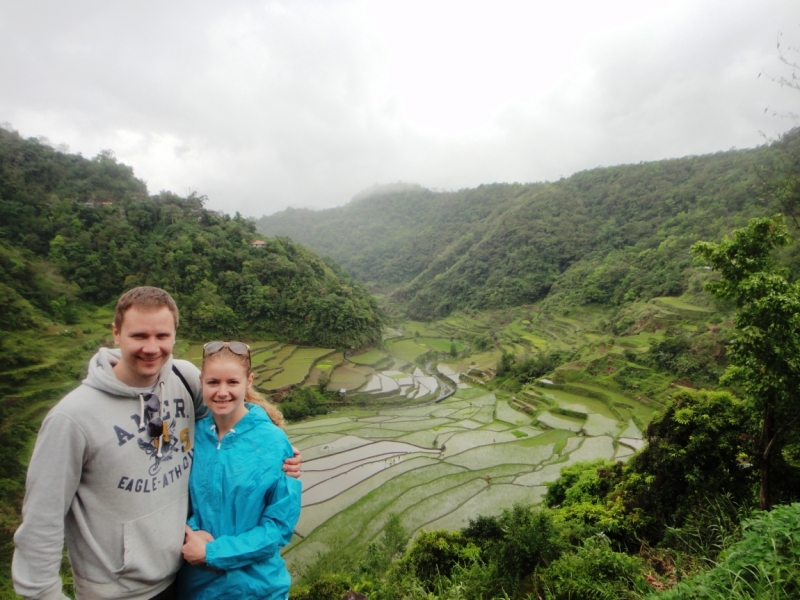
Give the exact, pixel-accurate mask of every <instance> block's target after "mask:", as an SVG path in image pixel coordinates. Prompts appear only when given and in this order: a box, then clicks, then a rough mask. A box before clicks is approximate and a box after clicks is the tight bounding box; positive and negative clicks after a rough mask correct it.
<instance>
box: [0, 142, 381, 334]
mask: <svg viewBox="0 0 800 600" xmlns="http://www.w3.org/2000/svg"><path fill="white" fill-rule="evenodd" d="M203 203H204V198H202V197H198V196H197V195H196V194H191V195H189V196H188V197H186V198H181V197H179V196H176V195H174V194H172V193H169V192H161V193H159V194H156V195H153V196H148V194H147V189H146V187H145V185H144V183H143V182H142V181H140V180H138V179H136V178H135V177H134V176H133V171H132V169H130V167H127V166H125V165H121V164H119V163H117V162H116V160H114V158H113V156H112V154H111V153H110V152H105V153H101V154H100V155H98V156H97V157H95V158H94V159H92V160H87V159H85V158H83V157H81V156H78V155H72V154H65V153H62V152H58V151H56V150H54V149H52V148H50V147H49V146H46V145H44V144H42V143H40V142H38V141H37V140H33V139H28V140H25V139H22V138H21V137H20V136H19V135H18V134H16V133H15V132H10V131H6V130H2V129H0V249H1V251H2V254H1V255H0V256H2V264H0V268H2V271H0V277H2V279H1V280H0V286H2V288H0V294H1V297H0V301H2V302H3V307H4V310H3V314H4V319H3V323H2V326H3V327H4V329H5V330H15V329H24V328H26V327H28V326H31V325H33V324H34V323H35V322H36V320H37V318H39V319H41V318H45V319H51V320H56V321H61V322H69V321H71V320H74V319H75V318H77V314H76V311H77V310H78V309H79V307H80V306H81V305H84V306H97V305H103V304H106V303H108V302H111V301H113V300H114V299H115V298H116V297H117V296H118V295H119V294H120V293H121V292H122V291H124V290H126V289H129V288H131V287H134V286H137V285H156V286H160V287H164V288H165V289H167V290H168V291H170V292H171V293H172V294H173V295H174V296H175V298H176V300H177V302H178V305H179V307H180V309H181V317H182V325H181V333H182V334H183V335H186V336H190V337H195V338H208V337H217V336H224V337H228V338H233V337H237V336H240V335H242V334H245V333H246V334H247V335H250V336H254V335H263V334H268V335H273V336H278V337H280V338H282V339H290V340H294V341H298V342H305V343H319V344H320V345H324V346H333V347H344V346H352V345H361V344H364V343H367V342H370V341H374V340H376V339H378V338H379V336H380V326H381V319H380V317H379V315H378V313H377V309H376V305H375V303H374V301H373V300H372V298H371V297H370V296H369V294H367V293H366V292H365V291H364V290H363V288H362V287H361V286H360V285H359V284H357V283H355V282H354V281H353V280H352V279H350V277H349V276H347V275H346V274H344V273H343V272H342V271H341V269H339V268H338V267H337V266H336V265H335V264H333V263H332V262H331V261H324V260H320V259H319V258H318V257H317V256H315V255H314V254H313V252H310V251H309V250H307V249H305V248H303V247H301V246H299V245H298V244H296V243H294V242H292V241H290V240H288V239H270V240H267V241H266V246H265V247H263V248H254V247H252V246H251V242H253V241H254V240H255V239H256V237H257V236H256V234H255V230H254V226H253V224H252V223H251V222H250V221H248V220H247V219H245V218H243V217H241V216H240V215H239V214H238V213H237V214H236V215H235V216H234V217H230V216H228V215H225V214H218V213H215V212H213V211H210V210H206V209H205V208H204V207H203ZM65 282H68V283H65ZM32 309H35V310H32Z"/></svg>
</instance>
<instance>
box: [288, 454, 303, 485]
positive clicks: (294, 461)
mask: <svg viewBox="0 0 800 600" xmlns="http://www.w3.org/2000/svg"><path fill="white" fill-rule="evenodd" d="M292 450H294V456H293V457H292V458H287V459H286V460H285V461H283V470H284V471H286V474H287V475H288V476H289V477H294V478H295V479H297V478H298V477H300V465H301V464H302V462H303V457H302V456H300V450H298V449H297V448H295V447H294V446H292Z"/></svg>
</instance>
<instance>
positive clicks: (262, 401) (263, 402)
mask: <svg viewBox="0 0 800 600" xmlns="http://www.w3.org/2000/svg"><path fill="white" fill-rule="evenodd" d="M221 359H227V360H232V361H234V362H238V363H239V364H240V365H242V366H243V367H244V368H245V370H246V371H247V377H248V378H249V377H250V374H251V373H252V372H253V367H252V365H251V364H250V359H249V358H248V357H247V356H243V355H241V354H236V353H235V352H231V350H230V348H228V347H227V346H224V347H223V348H221V349H220V350H219V351H217V352H214V353H213V354H209V355H208V356H205V357H203V366H202V367H201V368H200V372H201V373H202V371H203V368H204V367H205V366H206V364H207V363H209V362H212V361H215V360H221ZM244 399H245V401H247V402H250V403H251V404H257V405H258V406H260V407H261V408H263V409H264V411H266V413H267V416H268V417H269V418H270V420H271V421H272V422H273V423H274V424H275V425H277V426H278V427H280V428H281V429H284V428H285V425H286V419H284V418H283V413H282V412H281V411H280V409H279V408H278V407H277V406H275V404H273V403H272V402H270V401H269V400H267V399H266V398H264V396H262V395H261V394H260V393H258V390H256V389H255V388H254V387H253V384H252V383H251V384H250V385H248V386H247V391H246V392H245V395H244Z"/></svg>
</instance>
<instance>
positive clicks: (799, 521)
mask: <svg viewBox="0 0 800 600" xmlns="http://www.w3.org/2000/svg"><path fill="white" fill-rule="evenodd" d="M650 598H651V599H653V600H717V599H719V600H722V599H725V600H728V599H732V598H733V599H739V598H742V599H744V598H748V599H749V598H752V599H754V600H755V599H759V600H760V599H762V598H763V599H767V598H769V599H770V600H784V599H786V600H790V599H796V598H800V504H798V503H795V504H789V505H784V506H777V507H775V508H774V509H773V510H772V511H771V512H761V513H758V515H757V516H756V517H755V518H753V519H750V520H748V521H745V522H744V523H743V524H742V540H741V541H739V542H737V543H736V544H734V545H732V546H731V547H730V548H729V549H728V550H727V551H725V552H724V553H723V554H722V557H721V560H720V562H719V563H718V564H717V565H716V566H715V567H714V568H713V569H711V570H710V571H706V572H704V573H701V574H699V575H697V576H695V577H693V578H691V579H689V580H686V581H684V582H682V583H680V584H678V585H677V586H675V587H674V588H673V589H671V590H669V591H667V592H663V593H661V594H653V595H651V596H650Z"/></svg>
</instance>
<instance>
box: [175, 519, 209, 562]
mask: <svg viewBox="0 0 800 600" xmlns="http://www.w3.org/2000/svg"><path fill="white" fill-rule="evenodd" d="M185 534H186V535H185V537H184V538H183V547H182V548H181V552H182V553H183V558H185V559H186V562H188V563H189V564H190V565H204V564H206V544H208V542H211V541H213V540H214V538H213V537H212V536H211V534H210V533H208V532H207V531H202V530H201V531H193V530H192V528H191V527H189V526H188V525H187V526H186V529H185ZM209 538H210V539H209Z"/></svg>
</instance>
